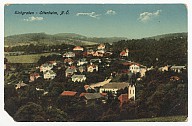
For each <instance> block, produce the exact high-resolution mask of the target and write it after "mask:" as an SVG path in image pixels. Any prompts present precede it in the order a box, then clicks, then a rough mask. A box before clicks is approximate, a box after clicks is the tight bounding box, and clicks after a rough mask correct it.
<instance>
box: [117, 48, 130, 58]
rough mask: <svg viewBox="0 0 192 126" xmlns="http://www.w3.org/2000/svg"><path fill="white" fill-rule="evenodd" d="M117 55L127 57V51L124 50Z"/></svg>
mask: <svg viewBox="0 0 192 126" xmlns="http://www.w3.org/2000/svg"><path fill="white" fill-rule="evenodd" d="M119 55H120V56H122V57H128V55H129V49H127V48H126V49H125V50H123V51H121V52H120V54H119Z"/></svg>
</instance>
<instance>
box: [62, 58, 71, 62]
mask: <svg viewBox="0 0 192 126" xmlns="http://www.w3.org/2000/svg"><path fill="white" fill-rule="evenodd" d="M64 62H73V59H71V58H67V59H65V60H64Z"/></svg>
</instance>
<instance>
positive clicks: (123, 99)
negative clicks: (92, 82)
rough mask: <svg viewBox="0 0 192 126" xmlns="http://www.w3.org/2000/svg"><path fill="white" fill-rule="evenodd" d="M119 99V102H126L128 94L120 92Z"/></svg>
mask: <svg viewBox="0 0 192 126" xmlns="http://www.w3.org/2000/svg"><path fill="white" fill-rule="evenodd" d="M118 99H119V101H120V102H121V103H124V102H127V101H128V94H121V95H120V96H119V97H118Z"/></svg>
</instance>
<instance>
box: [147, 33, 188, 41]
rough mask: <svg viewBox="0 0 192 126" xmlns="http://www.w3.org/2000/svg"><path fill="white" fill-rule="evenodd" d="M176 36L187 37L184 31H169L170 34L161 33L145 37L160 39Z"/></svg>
mask: <svg viewBox="0 0 192 126" xmlns="http://www.w3.org/2000/svg"><path fill="white" fill-rule="evenodd" d="M177 37H183V38H186V37H187V33H186V32H182V33H170V34H163V35H157V36H152V37H147V38H146V39H155V40H160V39H162V38H163V39H171V38H177Z"/></svg>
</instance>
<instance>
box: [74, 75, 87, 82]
mask: <svg viewBox="0 0 192 126" xmlns="http://www.w3.org/2000/svg"><path fill="white" fill-rule="evenodd" d="M71 79H72V81H73V82H83V81H85V80H86V76H85V75H73V76H72V77H71Z"/></svg>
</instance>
